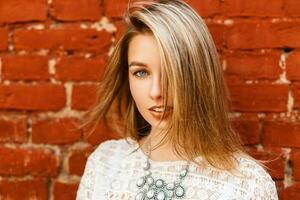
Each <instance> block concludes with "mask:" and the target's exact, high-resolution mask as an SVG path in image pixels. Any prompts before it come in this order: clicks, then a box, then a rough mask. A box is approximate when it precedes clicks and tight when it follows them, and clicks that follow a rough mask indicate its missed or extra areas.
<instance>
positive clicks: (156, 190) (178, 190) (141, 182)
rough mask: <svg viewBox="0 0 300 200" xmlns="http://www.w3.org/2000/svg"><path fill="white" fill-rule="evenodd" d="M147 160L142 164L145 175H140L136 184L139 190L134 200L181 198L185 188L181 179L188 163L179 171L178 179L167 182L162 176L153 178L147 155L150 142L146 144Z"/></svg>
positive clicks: (170, 199) (187, 168) (184, 175)
mask: <svg viewBox="0 0 300 200" xmlns="http://www.w3.org/2000/svg"><path fill="white" fill-rule="evenodd" d="M148 152H150V153H149V154H148V155H147V160H146V162H145V163H144V165H143V169H144V171H145V175H144V176H142V177H140V178H139V179H138V180H137V182H136V185H137V187H138V188H139V189H140V192H139V193H138V194H137V195H136V196H135V200H172V199H173V198H176V199H181V198H184V196H185V193H186V191H185V188H184V187H183V186H182V185H181V183H182V181H183V179H184V178H185V177H186V176H187V173H188V170H189V163H190V162H188V164H187V166H186V168H185V169H183V170H182V171H181V172H180V175H179V177H178V179H177V180H176V181H174V182H172V183H167V182H166V181H165V180H163V179H162V178H159V179H157V180H155V179H154V178H153V176H152V172H151V171H150V167H151V165H150V162H149V157H150V155H151V150H150V143H149V145H148Z"/></svg>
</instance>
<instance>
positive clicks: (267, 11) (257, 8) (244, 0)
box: [224, 0, 283, 17]
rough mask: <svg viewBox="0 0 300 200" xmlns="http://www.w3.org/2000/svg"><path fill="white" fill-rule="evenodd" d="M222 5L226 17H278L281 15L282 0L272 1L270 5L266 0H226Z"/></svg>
mask: <svg viewBox="0 0 300 200" xmlns="http://www.w3.org/2000/svg"><path fill="white" fill-rule="evenodd" d="M224 4H225V8H224V10H225V11H224V12H225V13H226V15H228V16H258V17H279V16H281V15H283V11H282V6H283V0H273V1H272V3H270V1H268V0H260V1H251V0H227V1H224Z"/></svg>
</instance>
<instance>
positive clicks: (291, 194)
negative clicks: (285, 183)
mask: <svg viewBox="0 0 300 200" xmlns="http://www.w3.org/2000/svg"><path fill="white" fill-rule="evenodd" d="M282 197H283V198H282V200H292V199H295V200H296V199H300V182H295V183H294V184H293V185H291V186H289V187H287V188H285V190H284V191H283V195H282Z"/></svg>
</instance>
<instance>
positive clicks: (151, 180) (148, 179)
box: [147, 177, 154, 185]
mask: <svg viewBox="0 0 300 200" xmlns="http://www.w3.org/2000/svg"><path fill="white" fill-rule="evenodd" d="M153 182H154V179H153V178H152V177H148V178H147V183H148V184H149V185H152V184H153Z"/></svg>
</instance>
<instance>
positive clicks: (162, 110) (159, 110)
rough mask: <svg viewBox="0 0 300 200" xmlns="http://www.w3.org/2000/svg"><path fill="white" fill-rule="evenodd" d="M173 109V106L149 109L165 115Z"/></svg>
mask: <svg viewBox="0 0 300 200" xmlns="http://www.w3.org/2000/svg"><path fill="white" fill-rule="evenodd" d="M172 108H173V107H171V106H167V107H164V106H153V107H151V108H149V110H150V111H153V112H156V113H163V112H168V111H170V110H172Z"/></svg>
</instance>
